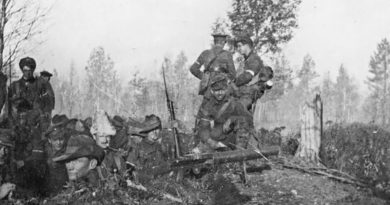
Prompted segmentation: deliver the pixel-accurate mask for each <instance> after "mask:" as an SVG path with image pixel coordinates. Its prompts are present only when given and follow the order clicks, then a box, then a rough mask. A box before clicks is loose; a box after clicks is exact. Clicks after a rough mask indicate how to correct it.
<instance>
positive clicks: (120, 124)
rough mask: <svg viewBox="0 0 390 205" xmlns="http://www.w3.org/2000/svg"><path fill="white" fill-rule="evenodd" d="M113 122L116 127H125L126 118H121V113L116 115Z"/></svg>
mask: <svg viewBox="0 0 390 205" xmlns="http://www.w3.org/2000/svg"><path fill="white" fill-rule="evenodd" d="M110 121H111V124H112V125H114V127H117V128H118V127H123V126H124V123H125V120H124V119H123V118H121V117H120V116H119V115H115V116H114V117H113V118H112V119H111V120H110Z"/></svg>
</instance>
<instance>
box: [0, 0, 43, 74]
mask: <svg viewBox="0 0 390 205" xmlns="http://www.w3.org/2000/svg"><path fill="white" fill-rule="evenodd" d="M0 3H1V11H0V71H2V70H3V67H4V66H5V65H8V64H11V62H13V61H14V59H15V57H17V56H18V54H19V53H20V52H21V51H22V50H23V49H22V48H23V45H25V44H26V43H27V42H28V43H29V45H33V43H32V39H34V38H35V37H37V36H38V35H39V34H40V33H41V32H42V23H43V20H44V19H45V17H46V15H47V14H48V11H49V9H44V8H42V6H41V5H40V4H39V2H38V1H37V2H35V1H28V0H18V1H16V0H1V1H0Z"/></svg>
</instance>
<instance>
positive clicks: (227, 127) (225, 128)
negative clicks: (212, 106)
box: [222, 118, 232, 134]
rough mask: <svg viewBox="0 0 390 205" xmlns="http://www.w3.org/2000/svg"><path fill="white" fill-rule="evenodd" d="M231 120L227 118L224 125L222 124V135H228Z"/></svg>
mask: <svg viewBox="0 0 390 205" xmlns="http://www.w3.org/2000/svg"><path fill="white" fill-rule="evenodd" d="M231 125H232V120H231V119H230V118H229V119H228V120H227V121H226V122H225V123H224V124H223V128H222V131H223V133H225V134H226V133H229V132H230V131H231V130H232V126H231Z"/></svg>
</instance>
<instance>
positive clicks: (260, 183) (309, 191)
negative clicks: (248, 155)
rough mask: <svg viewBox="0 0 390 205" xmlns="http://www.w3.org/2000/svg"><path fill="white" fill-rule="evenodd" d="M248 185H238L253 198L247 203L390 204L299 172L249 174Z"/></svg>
mask: <svg viewBox="0 0 390 205" xmlns="http://www.w3.org/2000/svg"><path fill="white" fill-rule="evenodd" d="M248 177H249V182H248V184H247V185H244V184H242V183H238V181H239V180H237V183H235V185H236V186H237V188H238V189H239V190H240V192H241V194H244V195H247V196H249V197H250V201H248V202H246V203H245V204H247V205H249V204H362V205H363V204H364V205H369V204H375V205H381V204H390V202H387V203H386V201H384V200H382V199H379V198H376V197H374V196H372V194H371V193H370V191H368V190H362V189H359V188H358V187H355V186H352V185H348V184H343V183H340V182H337V181H334V180H331V179H328V178H326V177H322V176H315V175H311V174H306V173H302V172H299V171H296V170H291V169H283V168H272V169H271V170H264V171H263V172H262V173H250V174H248Z"/></svg>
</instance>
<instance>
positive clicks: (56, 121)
mask: <svg viewBox="0 0 390 205" xmlns="http://www.w3.org/2000/svg"><path fill="white" fill-rule="evenodd" d="M68 121H69V118H68V117H67V116H66V115H54V116H53V118H52V119H51V125H52V126H53V127H54V126H60V125H64V124H66V123H67V122H68Z"/></svg>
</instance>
